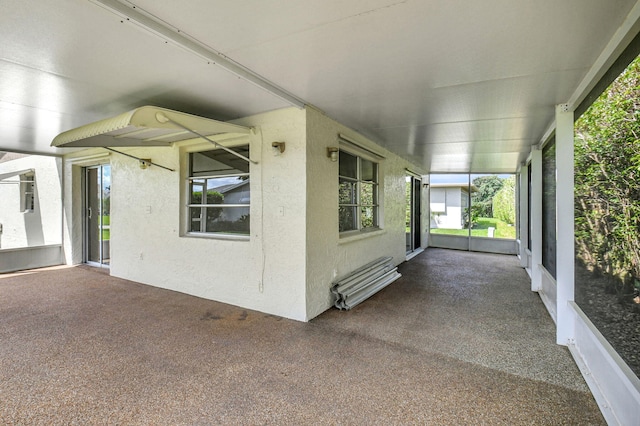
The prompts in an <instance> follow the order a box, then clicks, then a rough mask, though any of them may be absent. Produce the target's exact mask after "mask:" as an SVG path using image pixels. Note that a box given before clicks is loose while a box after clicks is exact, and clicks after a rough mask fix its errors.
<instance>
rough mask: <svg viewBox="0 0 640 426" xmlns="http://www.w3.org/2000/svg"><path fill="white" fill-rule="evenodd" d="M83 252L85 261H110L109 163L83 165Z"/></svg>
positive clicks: (99, 262)
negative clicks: (93, 165) (91, 165)
mask: <svg viewBox="0 0 640 426" xmlns="http://www.w3.org/2000/svg"><path fill="white" fill-rule="evenodd" d="M84 178H85V179H84V181H85V200H84V206H85V213H84V218H85V220H84V253H85V262H86V263H88V264H92V265H96V266H108V265H109V260H110V256H109V251H110V250H109V241H110V233H111V232H110V224H111V221H110V217H111V216H110V204H111V203H110V199H111V196H110V195H111V166H110V165H108V164H102V165H99V166H95V167H87V168H86V169H85V176H84Z"/></svg>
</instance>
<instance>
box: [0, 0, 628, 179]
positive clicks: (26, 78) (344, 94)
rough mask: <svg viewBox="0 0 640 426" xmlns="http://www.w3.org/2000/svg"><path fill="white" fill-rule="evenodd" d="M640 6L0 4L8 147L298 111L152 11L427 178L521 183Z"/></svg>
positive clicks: (281, 1) (571, 1) (81, 0)
mask: <svg viewBox="0 0 640 426" xmlns="http://www.w3.org/2000/svg"><path fill="white" fill-rule="evenodd" d="M636 3H637V2H636V0H608V1H603V0H562V1H558V0H536V1H528V2H523V1H520V2H517V1H513V0H485V1H482V2H479V1H450V0H405V1H401V0H352V1H343V0H305V1H299V0H243V1H237V0H218V1H215V2H212V1H208V0H183V1H180V2H177V1H172V0H134V1H133V2H129V1H126V0H120V1H119V3H118V2H117V1H116V0H58V1H56V2H42V1H38V0H0V4H1V6H2V11H3V13H2V14H0V42H1V43H2V44H1V45H2V48H1V49H0V114H1V115H0V150H9V151H20V152H45V153H53V154H55V153H61V152H63V151H61V150H55V149H52V148H50V147H49V143H50V142H51V139H53V137H54V136H55V135H56V134H57V133H59V132H61V131H64V130H68V129H70V128H73V127H77V126H80V125H83V124H86V123H89V122H92V121H96V120H100V119H103V118H106V117H110V116H113V115H115V114H119V113H122V112H124V111H128V110H130V109H133V108H136V107H138V106H141V105H157V106H160V107H164V108H169V109H175V110H180V111H184V112H187V113H191V114H197V115H202V116H205V117H208V118H213V119H218V120H228V119H233V118H237V117H241V116H246V115H251V114H256V113H260V112H264V111H269V110H273V109H277V108H282V107H285V106H289V105H291V103H289V102H287V101H285V100H282V98H281V97H279V96H278V94H277V93H275V92H273V91H272V92H269V89H268V88H267V90H265V89H263V88H260V87H258V86H256V85H255V84H253V83H250V82H249V81H247V80H246V79H243V78H239V77H238V76H237V75H236V74H234V73H232V72H230V71H229V70H228V69H225V68H224V67H222V66H219V65H213V64H209V63H207V62H208V61H207V60H205V59H203V58H202V57H201V56H196V55H194V54H193V53H192V52H190V51H188V50H186V49H185V48H183V47H181V46H179V45H177V44H176V43H175V40H173V41H172V39H167V37H166V34H165V35H164V36H159V35H158V33H157V32H155V33H154V32H152V31H149V29H148V28H145V27H144V26H142V25H140V24H138V23H136V20H135V19H134V18H135V17H134V15H135V14H143V15H144V16H146V17H151V19H152V20H154V22H156V23H159V25H162V26H163V28H166V29H167V31H170V32H171V33H172V34H176V35H177V37H178V38H183V39H186V40H190V41H192V42H195V43H197V44H198V45H199V46H204V48H206V49H208V50H209V51H211V52H214V53H215V52H221V53H222V54H224V55H226V57H228V58H230V59H231V60H232V61H235V63H236V64H237V65H238V66H240V67H245V68H246V69H249V70H251V71H253V72H254V73H255V74H256V75H258V76H259V77H260V78H262V79H264V80H265V81H267V82H268V83H269V84H271V85H273V87H281V88H283V89H285V90H286V91H288V92H290V94H291V95H293V96H294V97H296V98H297V99H301V100H303V101H304V102H306V103H308V104H311V105H313V106H315V107H317V108H319V109H321V110H323V111H325V112H326V113H327V115H329V116H331V117H332V118H335V119H336V120H338V121H340V122H342V123H344V124H346V125H348V126H350V127H353V128H355V129H356V130H358V131H361V132H362V133H363V134H365V135H366V136H368V137H370V138H372V139H373V140H375V141H377V142H379V143H381V144H383V145H384V146H386V147H387V148H389V149H391V150H393V151H394V152H396V153H398V154H399V155H402V156H404V157H406V158H409V159H411V160H412V161H415V162H416V163H419V165H421V166H423V168H424V169H425V170H432V171H434V172H439V171H462V172H465V171H471V172H474V171H482V172H486V171H501V172H504V171H507V170H510V171H513V170H515V169H516V167H518V164H519V163H520V162H521V161H522V160H523V159H524V158H526V156H527V155H528V153H529V152H530V150H531V147H532V146H533V145H536V144H538V143H539V142H540V139H541V138H542V136H543V134H544V132H545V131H546V130H547V129H548V128H549V126H550V125H551V124H552V122H553V119H554V106H555V105H556V104H558V103H563V102H567V101H568V100H569V98H570V97H571V96H572V95H574V92H575V91H576V88H577V87H578V86H579V84H580V82H581V80H582V79H583V77H584V76H585V75H586V74H587V72H588V71H589V69H590V68H591V67H592V65H593V64H594V62H595V61H596V59H597V58H598V56H599V55H600V54H601V52H602V51H603V49H605V48H606V47H607V44H608V43H609V41H610V40H611V38H612V36H613V35H614V33H615V32H616V30H617V29H618V28H620V27H621V26H622V25H623V23H624V21H625V19H626V18H627V16H628V15H629V13H630V12H631V11H632V8H634V6H636ZM113 4H118V5H120V6H124V9H123V10H125V11H130V12H131V13H133V14H134V15H131V17H132V19H128V18H127V16H125V15H126V13H122V12H113V7H111V6H113ZM109 5H111V6H109ZM134 7H135V9H134ZM636 7H637V6H636ZM134 11H135V12H134ZM636 15H637V14H633V15H632V16H636ZM634 19H635V18H634ZM629 27H631V26H629ZM634 28H635V27H634ZM465 168H466V169H465Z"/></svg>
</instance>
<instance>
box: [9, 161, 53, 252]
mask: <svg viewBox="0 0 640 426" xmlns="http://www.w3.org/2000/svg"><path fill="white" fill-rule="evenodd" d="M26 169H33V170H34V171H35V191H34V192H35V204H34V209H33V211H29V212H21V211H20V199H21V191H20V184H19V183H18V182H19V180H20V176H14V177H10V178H7V179H5V180H4V183H3V184H0V223H1V224H2V228H3V229H2V233H1V234H0V248H1V249H11V248H18V247H37V246H42V245H51V244H61V242H62V197H61V194H62V162H61V159H60V158H56V157H47V156H41V155H31V156H27V157H22V158H17V159H14V160H11V161H6V162H2V163H0V174H4V173H9V172H14V171H21V170H26ZM10 182H12V183H10Z"/></svg>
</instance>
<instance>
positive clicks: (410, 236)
mask: <svg viewBox="0 0 640 426" xmlns="http://www.w3.org/2000/svg"><path fill="white" fill-rule="evenodd" d="M405 182H406V184H405V185H406V186H405V188H406V200H407V208H406V216H405V217H406V221H405V229H406V252H407V254H409V253H412V252H413V251H415V250H417V249H419V248H420V187H421V180H420V178H418V177H416V176H413V175H407V176H406V179H405Z"/></svg>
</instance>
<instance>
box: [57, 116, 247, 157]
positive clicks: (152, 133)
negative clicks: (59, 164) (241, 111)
mask: <svg viewBox="0 0 640 426" xmlns="http://www.w3.org/2000/svg"><path fill="white" fill-rule="evenodd" d="M250 131H251V130H250V129H249V128H248V127H244V126H238V125H236V124H230V123H225V122H222V121H216V120H212V119H209V118H204V117H198V116H196V115H191V114H185V113H183V112H178V111H173V110H170V109H165V108H158V107H154V106H143V107H140V108H136V109H134V110H132V111H129V112H125V113H124V114H120V115H118V116H116V117H113V118H107V119H104V120H100V121H96V122H95V123H91V124H87V125H84V126H82V127H78V128H75V129H72V130H68V131H66V132H64V133H61V134H59V135H58V136H56V137H55V138H54V139H53V142H51V146H55V147H82V148H90V147H113V146H123V147H126V146H131V147H134V146H169V145H171V144H172V143H174V142H180V141H183V140H187V139H193V138H194V135H197V136H202V135H204V136H207V137H210V136H215V135H220V134H236V135H244V134H248V133H249V132H250Z"/></svg>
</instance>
